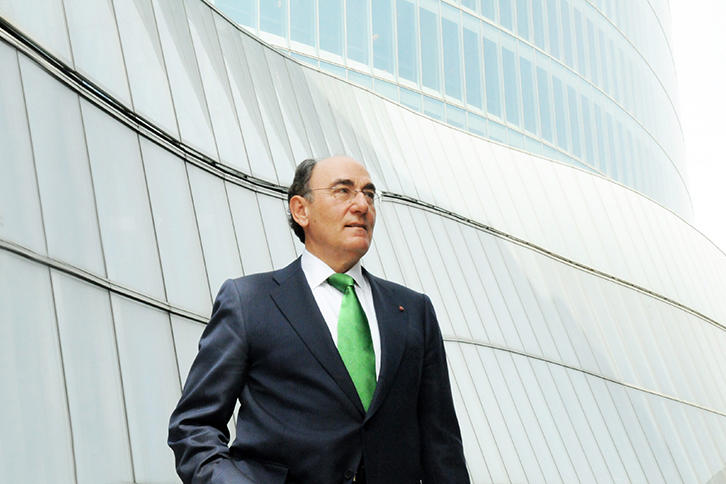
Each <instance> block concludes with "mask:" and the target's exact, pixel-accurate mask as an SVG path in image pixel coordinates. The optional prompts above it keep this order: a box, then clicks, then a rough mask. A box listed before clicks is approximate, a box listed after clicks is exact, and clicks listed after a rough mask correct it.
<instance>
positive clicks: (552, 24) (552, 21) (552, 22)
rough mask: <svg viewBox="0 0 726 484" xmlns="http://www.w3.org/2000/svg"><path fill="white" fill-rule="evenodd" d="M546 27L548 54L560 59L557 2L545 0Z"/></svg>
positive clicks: (555, 0)
mask: <svg viewBox="0 0 726 484" xmlns="http://www.w3.org/2000/svg"><path fill="white" fill-rule="evenodd" d="M547 25H548V26H549V33H550V35H549V37H550V54H551V55H552V57H557V58H559V57H560V37H559V36H560V29H559V27H558V26H557V0H547Z"/></svg>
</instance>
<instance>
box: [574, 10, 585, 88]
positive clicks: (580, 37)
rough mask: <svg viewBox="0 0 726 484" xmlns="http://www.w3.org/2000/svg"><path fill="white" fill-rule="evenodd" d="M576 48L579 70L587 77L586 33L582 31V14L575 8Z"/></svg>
mask: <svg viewBox="0 0 726 484" xmlns="http://www.w3.org/2000/svg"><path fill="white" fill-rule="evenodd" d="M575 49H576V50H577V72H579V73H580V74H582V75H583V76H585V77H587V57H586V52H585V49H587V46H586V44H585V34H584V33H583V31H582V14H581V13H580V11H579V10H578V9H575Z"/></svg>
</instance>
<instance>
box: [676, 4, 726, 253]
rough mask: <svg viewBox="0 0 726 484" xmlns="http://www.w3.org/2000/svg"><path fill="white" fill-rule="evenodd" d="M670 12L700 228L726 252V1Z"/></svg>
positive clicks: (690, 179)
mask: <svg viewBox="0 0 726 484" xmlns="http://www.w3.org/2000/svg"><path fill="white" fill-rule="evenodd" d="M670 7H671V32H672V35H671V41H672V44H671V48H672V49H673V56H674V59H675V63H676V73H677V76H678V88H679V97H680V101H679V105H680V119H681V125H682V128H683V135H684V138H685V145H686V160H687V163H688V178H689V186H690V192H691V199H692V201H693V211H694V219H695V223H694V225H695V227H696V228H697V229H698V230H699V231H701V233H703V234H704V235H705V236H706V237H708V238H709V239H711V241H712V242H713V243H714V244H716V245H717V246H718V247H719V248H720V249H721V250H722V251H723V252H725V253H726V1H724V0H670Z"/></svg>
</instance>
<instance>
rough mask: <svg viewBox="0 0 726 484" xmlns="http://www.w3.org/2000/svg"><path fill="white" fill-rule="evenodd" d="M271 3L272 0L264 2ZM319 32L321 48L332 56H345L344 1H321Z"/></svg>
mask: <svg viewBox="0 0 726 484" xmlns="http://www.w3.org/2000/svg"><path fill="white" fill-rule="evenodd" d="M264 1H270V0H264ZM319 2H320V8H319V9H318V15H319V17H318V31H319V34H318V35H319V38H320V48H321V49H322V50H324V51H327V52H330V53H332V54H337V55H340V56H342V55H343V1H342V0H319Z"/></svg>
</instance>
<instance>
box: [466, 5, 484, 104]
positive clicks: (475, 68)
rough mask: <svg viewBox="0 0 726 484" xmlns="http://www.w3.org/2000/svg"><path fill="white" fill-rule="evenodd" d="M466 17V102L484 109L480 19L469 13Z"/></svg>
mask: <svg viewBox="0 0 726 484" xmlns="http://www.w3.org/2000/svg"><path fill="white" fill-rule="evenodd" d="M463 18H464V30H463V41H464V69H465V74H464V76H465V78H466V102H467V104H468V105H469V106H473V107H476V108H479V109H482V89H481V88H482V85H481V83H482V82H481V81H482V79H481V73H482V70H483V66H482V65H481V60H480V59H481V54H480V50H481V49H480V48H479V45H480V44H479V20H478V19H475V18H474V17H471V16H469V15H467V14H464V15H463Z"/></svg>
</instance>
